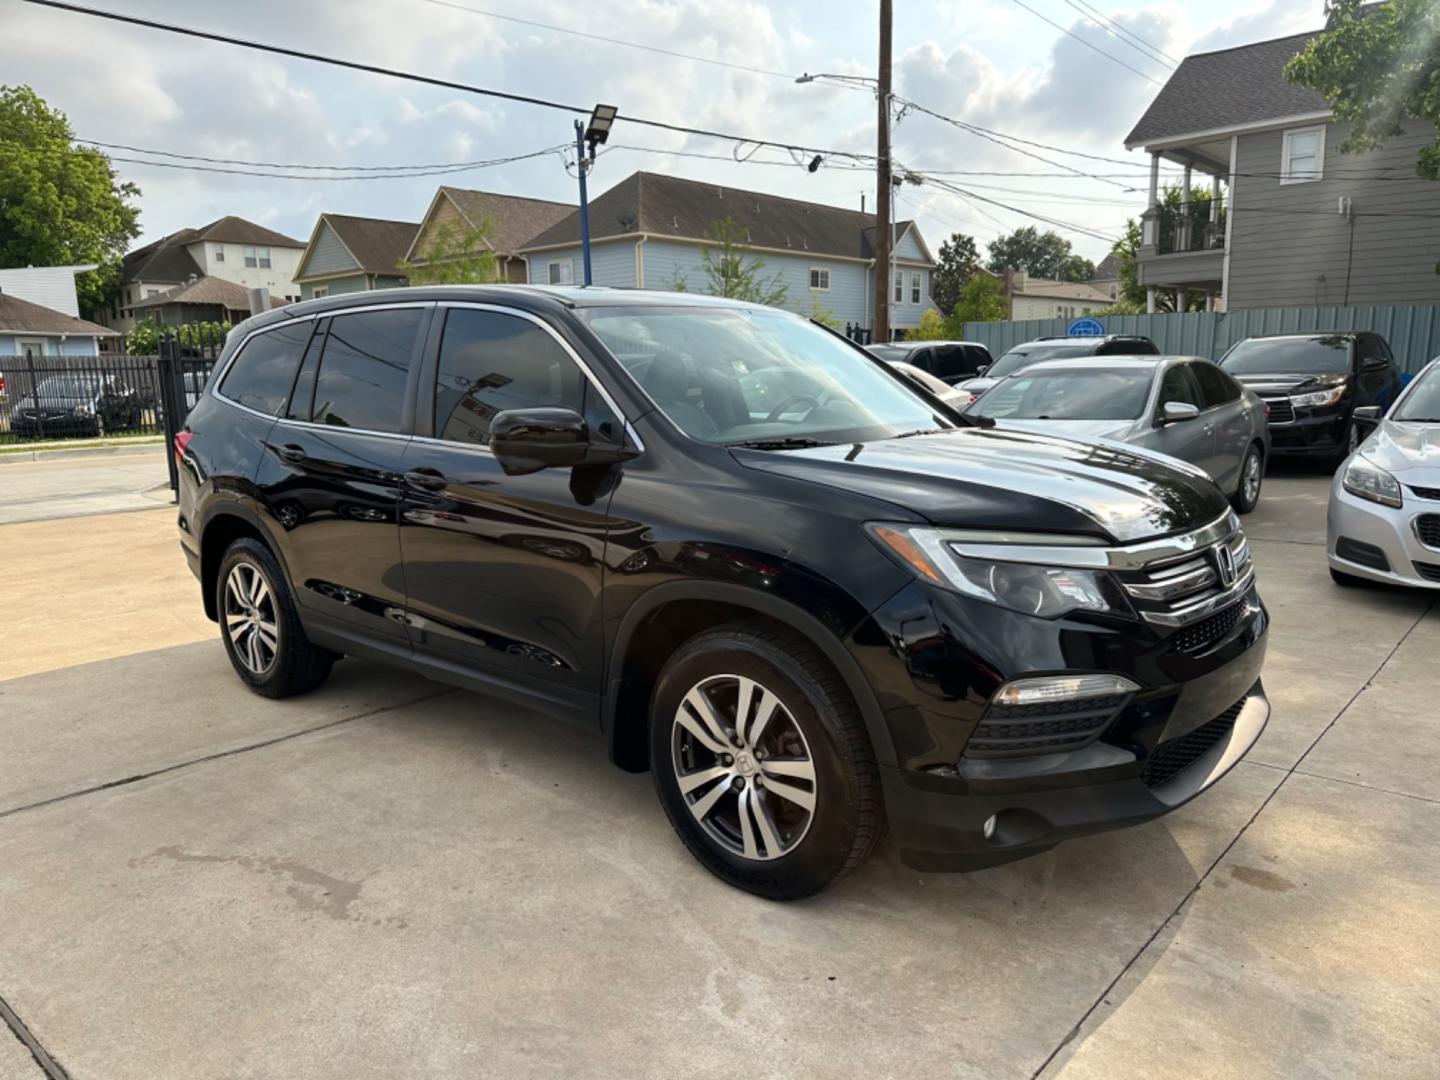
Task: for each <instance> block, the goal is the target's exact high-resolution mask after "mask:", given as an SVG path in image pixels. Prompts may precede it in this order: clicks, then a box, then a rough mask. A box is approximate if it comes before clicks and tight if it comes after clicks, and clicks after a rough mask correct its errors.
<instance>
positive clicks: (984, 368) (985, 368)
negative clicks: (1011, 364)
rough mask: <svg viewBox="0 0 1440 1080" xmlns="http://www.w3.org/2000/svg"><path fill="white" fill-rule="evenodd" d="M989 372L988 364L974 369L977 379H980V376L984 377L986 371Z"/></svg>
mask: <svg viewBox="0 0 1440 1080" xmlns="http://www.w3.org/2000/svg"><path fill="white" fill-rule="evenodd" d="M989 370H990V365H989V364H981V365H980V366H979V367H977V368H976V369H975V378H977V379H978V378H980V376H982V375H984V374H985V372H987V371H989Z"/></svg>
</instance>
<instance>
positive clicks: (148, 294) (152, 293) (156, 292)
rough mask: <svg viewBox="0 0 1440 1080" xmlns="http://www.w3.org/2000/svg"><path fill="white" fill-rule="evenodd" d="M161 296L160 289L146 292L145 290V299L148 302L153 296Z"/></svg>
mask: <svg viewBox="0 0 1440 1080" xmlns="http://www.w3.org/2000/svg"><path fill="white" fill-rule="evenodd" d="M159 295H160V290H159V289H146V290H145V299H146V300H149V299H150V298H151V297H152V296H159Z"/></svg>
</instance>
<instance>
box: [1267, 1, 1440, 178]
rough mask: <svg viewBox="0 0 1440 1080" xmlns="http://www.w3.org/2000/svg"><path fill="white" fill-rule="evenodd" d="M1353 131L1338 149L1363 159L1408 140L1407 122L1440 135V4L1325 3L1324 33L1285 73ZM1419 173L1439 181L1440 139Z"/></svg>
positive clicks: (1423, 155)
mask: <svg viewBox="0 0 1440 1080" xmlns="http://www.w3.org/2000/svg"><path fill="white" fill-rule="evenodd" d="M1285 76H1286V78H1288V79H1289V80H1290V81H1291V82H1293V83H1298V84H1299V85H1301V86H1308V87H1309V88H1310V89H1311V90H1315V91H1317V92H1319V93H1321V94H1323V95H1324V96H1325V100H1326V101H1328V102H1329V103H1330V108H1331V110H1332V111H1333V112H1334V114H1335V119H1336V120H1338V121H1342V122H1344V123H1348V124H1349V125H1350V134H1349V135H1348V136H1347V137H1346V139H1345V141H1344V142H1343V143H1341V144H1340V150H1341V152H1342V153H1345V154H1363V153H1365V152H1366V151H1367V150H1373V149H1374V148H1375V147H1377V146H1382V145H1383V144H1384V143H1385V141H1386V140H1387V139H1390V138H1393V137H1394V136H1396V135H1402V134H1404V131H1405V128H1404V122H1405V121H1406V120H1412V121H1419V122H1420V123H1422V124H1428V125H1432V126H1433V127H1434V128H1437V129H1440V0H1385V2H1384V3H1379V4H1376V3H1362V0H1327V3H1326V5H1325V30H1324V31H1323V32H1322V33H1321V34H1319V35H1318V36H1316V37H1315V38H1312V39H1311V41H1310V43H1309V44H1308V45H1306V46H1305V48H1304V49H1303V50H1301V52H1300V54H1299V55H1298V56H1296V57H1295V58H1294V59H1293V60H1291V61H1290V63H1289V64H1287V65H1286V67H1285ZM1415 171H1416V173H1417V174H1418V175H1420V176H1423V177H1425V178H1426V179H1429V180H1440V134H1437V135H1436V138H1435V140H1434V141H1433V142H1432V143H1431V144H1430V145H1429V146H1426V147H1425V148H1423V149H1422V150H1421V151H1420V154H1419V157H1418V159H1417V160H1416V163H1415Z"/></svg>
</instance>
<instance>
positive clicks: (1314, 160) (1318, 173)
mask: <svg viewBox="0 0 1440 1080" xmlns="http://www.w3.org/2000/svg"><path fill="white" fill-rule="evenodd" d="M1281 147H1282V149H1281V154H1280V183H1282V184H1304V183H1309V182H1310V181H1312V180H1319V179H1320V178H1321V177H1322V176H1323V175H1324V161H1325V127H1324V125H1321V126H1319V127H1308V128H1292V129H1291V130H1290V131H1287V132H1285V136H1284V139H1283V140H1282V141H1281Z"/></svg>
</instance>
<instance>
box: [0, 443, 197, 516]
mask: <svg viewBox="0 0 1440 1080" xmlns="http://www.w3.org/2000/svg"><path fill="white" fill-rule="evenodd" d="M165 454H166V448H165V447H164V446H161V445H158V444H154V443H150V444H147V445H144V446H137V447H125V448H111V447H106V448H104V449H101V450H75V451H66V452H64V453H59V454H55V455H53V456H47V457H44V458H41V459H40V460H39V461H35V460H31V459H30V457H29V456H28V455H18V454H0V525H8V524H11V523H13V522H17V521H41V520H45V519H48V518H63V517H80V516H84V515H87V514H113V513H118V512H120V511H122V510H148V509H150V508H152V507H154V506H157V505H165V504H167V503H169V501H170V489H169V487H168V486H166V485H168V484H169V477H168V474H167V471H166V466H165Z"/></svg>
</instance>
